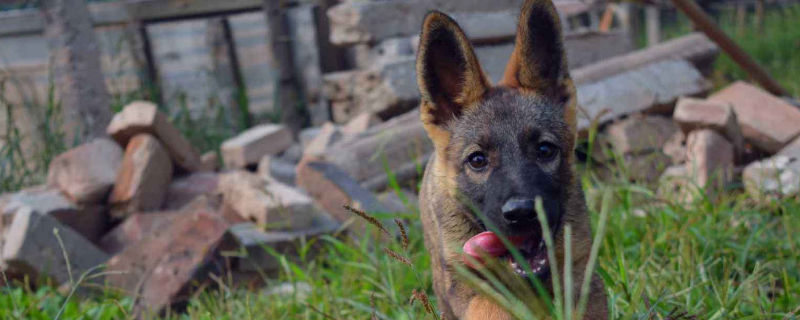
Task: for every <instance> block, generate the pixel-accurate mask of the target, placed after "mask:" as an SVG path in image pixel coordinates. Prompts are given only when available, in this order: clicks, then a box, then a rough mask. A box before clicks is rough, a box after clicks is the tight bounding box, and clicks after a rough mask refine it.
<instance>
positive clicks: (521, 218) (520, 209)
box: [500, 198, 536, 223]
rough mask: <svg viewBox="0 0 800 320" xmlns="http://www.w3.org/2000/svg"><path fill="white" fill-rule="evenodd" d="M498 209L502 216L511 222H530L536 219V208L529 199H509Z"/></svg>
mask: <svg viewBox="0 0 800 320" xmlns="http://www.w3.org/2000/svg"><path fill="white" fill-rule="evenodd" d="M500 210H501V211H502V212H503V218H505V219H506V220H508V222H511V223H518V222H530V221H533V220H535V219H536V209H535V207H534V202H533V200H531V199H517V198H514V199H511V200H508V201H506V203H505V204H504V205H503V207H502V208H500Z"/></svg>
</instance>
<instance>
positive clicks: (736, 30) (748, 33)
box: [637, 4, 800, 98]
mask: <svg viewBox="0 0 800 320" xmlns="http://www.w3.org/2000/svg"><path fill="white" fill-rule="evenodd" d="M716 20H717V23H718V24H719V26H720V27H721V28H722V30H723V31H724V32H725V33H726V34H727V35H728V36H730V37H731V38H732V39H733V41H734V42H736V44H738V45H739V46H740V47H741V48H742V49H743V50H744V51H745V52H747V53H748V54H749V55H751V56H752V57H753V59H755V60H756V61H757V62H758V63H759V64H760V65H761V66H762V67H764V69H765V70H766V71H767V73H769V74H770V75H771V76H772V77H774V78H775V80H777V81H778V83H780V84H781V85H782V86H783V87H784V88H786V89H787V90H788V91H789V93H790V94H791V95H792V96H794V97H795V98H799V97H800V81H798V79H800V54H797V53H798V52H800V23H798V21H800V5H798V4H791V5H787V6H786V7H783V8H773V9H768V10H765V13H764V20H763V22H759V21H758V18H757V16H756V14H755V12H754V9H753V8H752V7H750V8H749V11H747V13H746V14H745V15H744V19H743V20H740V19H739V18H738V17H737V14H736V10H735V8H734V7H727V8H726V9H723V10H721V12H720V13H719V14H718V16H717V17H716ZM692 29H693V28H692V25H691V22H690V21H689V19H688V18H686V17H685V16H684V15H678V16H677V19H676V21H673V22H671V23H668V24H665V25H664V26H663V29H662V38H663V39H664V40H669V39H672V38H675V37H679V36H682V35H685V34H688V33H690V32H692V31H693V30H692ZM645 41H646V39H645V38H644V35H643V33H639V34H638V35H637V44H639V46H644V43H645ZM747 79H748V76H747V73H746V72H744V70H742V69H741V68H739V66H738V65H737V64H736V63H735V62H734V61H733V60H731V58H729V57H728V56H727V55H726V54H725V53H723V52H720V56H719V58H717V61H716V62H715V63H714V74H713V82H714V85H715V87H716V88H717V89H719V88H722V87H724V86H725V85H727V84H729V83H731V82H733V81H736V80H747Z"/></svg>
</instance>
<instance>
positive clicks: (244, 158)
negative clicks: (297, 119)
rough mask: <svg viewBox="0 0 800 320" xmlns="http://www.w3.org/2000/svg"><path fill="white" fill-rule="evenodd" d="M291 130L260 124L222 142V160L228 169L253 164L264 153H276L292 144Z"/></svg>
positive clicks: (284, 127) (280, 126)
mask: <svg viewBox="0 0 800 320" xmlns="http://www.w3.org/2000/svg"><path fill="white" fill-rule="evenodd" d="M293 142H294V141H293V138H292V132H291V131H290V130H289V128H287V127H286V126H284V125H276V124H262V125H260V126H256V127H253V128H250V129H248V130H247V131H245V132H242V133H240V134H239V135H238V136H236V137H233V138H231V139H228V140H227V141H225V142H223V143H222V146H221V151H222V160H223V162H224V163H225V167H226V168H229V169H241V168H245V167H247V166H250V165H255V164H257V163H258V161H259V160H261V158H262V157H263V156H265V155H277V154H279V153H281V152H283V151H284V150H286V149H288V148H289V147H291V146H292V143H293Z"/></svg>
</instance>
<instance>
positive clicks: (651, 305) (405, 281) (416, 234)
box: [0, 176, 800, 319]
mask: <svg viewBox="0 0 800 320" xmlns="http://www.w3.org/2000/svg"><path fill="white" fill-rule="evenodd" d="M584 181H585V183H586V184H587V194H588V195H589V196H588V200H589V206H590V208H591V209H590V212H591V216H592V217H593V219H594V220H597V217H598V216H599V215H598V210H599V207H600V204H599V200H598V199H597V198H599V197H598V196H594V195H597V194H599V193H602V192H609V193H610V194H611V196H612V197H611V199H612V200H613V201H611V205H610V206H609V207H608V215H609V219H608V220H607V230H608V231H607V232H606V233H605V236H604V238H603V242H602V246H601V248H600V253H599V256H598V265H599V267H598V270H599V272H600V274H601V275H602V277H603V279H604V281H605V284H606V288H607V292H608V294H609V304H610V307H611V313H612V315H613V318H614V319H631V318H644V319H667V318H668V317H667V316H668V315H675V314H686V315H691V316H695V317H696V318H697V319H800V311H799V310H798V309H797V308H798V306H800V270H798V268H797V267H798V265H800V261H798V257H800V237H798V236H797V235H798V234H800V201H799V200H798V199H796V198H795V199H789V200H784V201H773V202H769V203H762V204H759V203H756V202H754V201H753V200H752V199H750V197H748V196H747V195H744V194H740V193H738V192H731V193H730V194H728V195H725V196H723V197H722V198H720V199H715V200H713V201H712V200H711V199H701V200H699V201H698V202H696V203H694V204H692V205H689V206H686V207H684V206H682V205H679V204H677V203H671V202H670V201H671V200H670V199H671V198H672V197H668V196H667V197H665V198H660V197H658V196H656V195H655V194H653V193H652V192H650V191H649V190H650V189H649V188H647V187H646V186H641V185H635V184H629V183H625V182H616V183H610V184H609V183H600V182H597V181H596V180H594V179H592V178H590V177H588V176H587V177H586V179H584ZM618 181H623V179H620V180H618ZM402 218H403V219H405V220H406V221H407V222H408V224H409V227H408V229H409V232H408V236H409V245H408V247H407V249H404V248H403V246H402V244H401V241H398V240H397V239H388V238H387V237H386V236H385V235H383V234H381V233H378V232H376V231H375V230H371V231H370V232H366V233H360V234H359V235H360V236H361V237H360V238H359V239H353V238H344V239H341V238H334V237H326V238H324V239H321V240H320V241H321V242H322V245H323V250H322V251H321V252H322V253H321V255H319V256H317V257H314V258H304V259H302V261H301V262H298V263H291V262H288V261H285V260H284V261H283V271H282V272H281V274H280V276H279V277H278V278H277V279H275V280H271V281H270V283H272V284H277V283H283V282H288V283H294V284H301V285H303V284H307V285H310V287H311V290H310V291H309V292H303V291H301V292H300V293H297V294H294V295H292V294H289V295H266V294H264V292H261V291H259V290H246V289H242V288H238V289H237V288H233V287H231V286H229V282H228V281H227V280H225V279H222V280H220V284H221V287H220V289H208V290H206V291H203V292H201V293H199V294H198V295H197V296H196V297H195V298H194V299H192V300H191V302H190V304H189V306H188V309H187V312H186V313H185V314H179V315H175V314H173V315H170V316H169V318H175V319H218V318H219V319H250V318H258V319H262V318H267V319H330V318H333V319H365V318H369V317H370V316H371V315H372V314H373V313H374V314H375V315H376V316H377V317H378V319H422V318H431V317H430V316H429V315H427V314H426V313H425V311H424V308H423V306H421V305H420V304H418V303H409V299H410V296H411V294H412V292H413V291H414V290H421V291H425V292H427V294H428V295H429V296H431V297H433V294H432V292H431V291H430V289H429V288H430V287H431V279H430V272H429V270H428V268H429V257H428V255H427V252H426V251H425V249H424V245H423V241H422V235H421V226H420V223H419V220H418V218H417V215H416V213H408V214H405V215H402ZM594 223H595V224H596V223H597V221H595V222H594ZM308 246H310V244H308ZM383 248H389V249H391V250H393V251H395V252H397V253H399V254H400V255H402V256H404V257H407V258H408V259H409V260H410V261H411V263H412V265H413V267H409V266H408V265H405V264H403V263H401V262H398V261H397V260H396V259H394V258H392V257H390V255H389V254H387V253H386V252H385V251H383ZM223 278H225V277H223ZM0 292H2V295H0V318H4V319H8V318H20V317H22V318H30V319H49V318H52V317H54V316H55V315H56V314H57V313H58V310H60V309H61V307H62V305H63V304H64V296H63V295H61V294H58V293H57V292H56V291H53V290H47V289H41V290H38V291H32V290H25V289H21V288H19V287H5V288H2V289H0ZM127 312H130V303H129V301H128V300H117V299H115V298H113V297H102V298H99V299H98V298H93V299H88V300H80V301H78V300H76V299H72V300H70V301H69V303H67V305H66V308H65V311H64V314H63V318H64V319H110V318H117V317H124V316H125V315H126V314H127Z"/></svg>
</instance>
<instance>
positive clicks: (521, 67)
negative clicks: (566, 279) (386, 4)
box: [417, 0, 608, 320]
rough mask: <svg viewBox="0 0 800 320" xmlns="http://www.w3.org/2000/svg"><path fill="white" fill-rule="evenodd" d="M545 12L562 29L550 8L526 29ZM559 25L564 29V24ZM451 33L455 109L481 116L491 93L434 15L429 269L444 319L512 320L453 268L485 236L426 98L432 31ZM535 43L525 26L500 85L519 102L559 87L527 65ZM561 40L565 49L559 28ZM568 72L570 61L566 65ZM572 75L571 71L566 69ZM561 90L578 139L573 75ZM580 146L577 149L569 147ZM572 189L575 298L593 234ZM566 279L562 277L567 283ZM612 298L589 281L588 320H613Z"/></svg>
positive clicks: (533, 2)
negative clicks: (459, 64)
mask: <svg viewBox="0 0 800 320" xmlns="http://www.w3.org/2000/svg"><path fill="white" fill-rule="evenodd" d="M542 8H544V10H546V11H547V12H548V13H549V14H550V15H551V16H552V17H553V18H554V19H556V20H555V21H556V22H558V15H557V14H556V12H555V8H554V6H553V4H552V3H551V2H550V0H527V1H525V4H524V5H523V9H522V13H521V17H520V21H525V20H526V19H527V17H528V16H529V15H530V14H531V11H532V10H534V9H539V10H541V9H542ZM559 25H560V22H559ZM436 28H445V29H446V30H448V31H449V32H451V33H452V34H453V35H455V39H456V40H457V42H458V45H459V47H460V52H462V53H463V54H464V55H465V57H463V58H464V60H465V61H466V63H465V64H464V65H463V68H464V70H463V71H464V72H463V76H462V78H461V79H458V80H459V81H458V82H457V83H455V84H454V83H447V84H446V85H447V86H448V87H447V88H453V87H455V88H456V90H460V92H459V94H458V96H457V99H456V100H457V101H456V103H457V104H458V105H459V106H461V107H462V109H463V112H477V111H476V110H472V109H473V108H474V106H476V105H477V104H478V102H480V100H481V99H482V98H483V96H484V95H485V94H486V93H487V92H488V90H490V89H491V86H490V84H489V83H488V80H487V79H486V76H485V75H484V73H483V71H482V69H481V67H480V64H479V63H478V60H477V57H476V56H475V54H474V52H473V49H472V46H471V45H470V43H469V41H468V39H467V37H466V36H465V35H464V33H463V32H462V31H461V29H460V28H459V27H458V25H457V24H456V23H455V22H454V21H452V19H450V18H449V17H447V16H446V15H444V14H441V13H431V14H429V15H428V16H427V17H426V19H425V22H424V24H423V32H422V36H421V41H420V49H419V57H420V58H418V61H417V74H418V83H419V87H420V91H421V94H422V103H421V105H420V111H421V121H422V123H423V125H424V127H425V129H426V131H427V133H428V136H429V137H430V138H431V140H432V141H433V143H434V147H435V152H434V155H433V156H432V157H431V159H430V160H429V162H428V165H427V168H426V170H425V176H424V179H423V183H422V186H421V190H420V216H421V220H422V224H423V231H424V236H425V245H426V247H427V249H428V251H429V253H430V254H431V267H432V272H433V286H434V291H435V293H436V295H437V297H438V298H439V309H440V311H441V312H442V313H443V314H444V319H489V320H503V319H512V317H511V316H510V315H508V314H507V313H506V312H505V311H503V309H502V308H501V307H499V306H497V305H496V304H494V303H493V302H492V301H491V300H490V299H488V298H486V297H483V296H481V295H479V294H477V293H476V292H475V291H474V290H473V289H472V288H470V287H469V286H467V285H466V284H465V283H462V282H460V281H459V279H458V277H457V275H456V271H455V270H454V269H453V266H454V265H456V264H460V263H461V257H460V254H461V246H462V245H463V244H464V242H466V241H467V240H468V239H469V238H471V237H472V236H474V235H475V234H477V233H478V232H480V231H481V230H477V229H476V227H475V224H474V223H473V222H472V221H470V220H469V219H468V218H467V217H468V216H469V214H468V213H466V212H463V211H464V210H465V209H464V206H463V205H462V204H461V203H460V202H459V201H458V200H457V199H456V193H457V190H456V182H455V178H456V175H457V173H458V169H457V168H456V167H455V165H454V164H453V163H449V162H448V161H447V160H446V148H447V147H448V145H449V144H450V142H451V141H450V139H451V135H450V132H449V131H448V130H447V128H446V127H443V126H442V125H441V124H440V123H437V121H436V119H434V116H433V114H434V111H435V110H436V108H440V107H442V106H439V105H437V100H436V97H434V94H435V92H434V93H431V92H428V91H427V88H429V87H430V84H429V83H426V79H425V78H424V77H423V74H424V72H426V71H427V69H426V68H429V67H430V66H428V65H426V64H425V63H424V61H425V60H424V59H423V58H424V57H426V55H427V54H428V53H429V50H430V46H431V43H430V42H429V41H427V40H426V39H428V36H429V34H430V32H432V31H431V30H434V29H436ZM528 36H529V30H527V26H526V25H525V24H524V23H522V22H521V23H520V27H519V29H518V35H517V45H516V47H515V50H514V53H513V54H512V55H511V58H510V61H509V63H508V66H507V68H506V72H505V75H504V78H503V80H502V81H501V83H500V84H499V85H500V86H503V87H508V88H514V89H516V90H518V91H519V92H520V93H521V94H527V95H538V94H543V92H548V90H549V91H550V92H552V90H553V88H552V87H553V84H552V83H548V82H545V81H541V80H540V79H538V78H537V77H536V74H537V72H536V71H537V70H536V65H535V64H533V63H531V62H530V61H525V60H524V59H523V58H522V57H526V56H529V55H527V54H525V53H526V50H529V49H530V48H529V47H528V46H529V44H528V43H527V42H526V41H525V40H526V39H527V37H528ZM558 39H559V41H560V39H561V35H560V28H559V34H558ZM563 63H564V65H565V66H566V58H564V60H563ZM565 70H566V69H565ZM555 86H556V87H558V88H557V90H561V92H564V93H565V94H567V95H568V100H567V101H566V102H565V108H566V110H565V112H564V120H565V122H566V123H567V124H568V126H569V128H570V130H571V132H572V133H573V137H574V136H576V134H575V133H576V128H577V126H576V110H577V100H576V91H575V86H574V85H573V83H572V80H571V79H570V78H569V74H568V72H566V71H565V72H564V74H563V75H562V76H561V78H559V79H558V83H557V84H555ZM573 146H574V141H573V145H571V146H570V147H573ZM568 154H569V155H568V162H569V163H570V165H572V164H573V163H574V155H573V153H572V152H569V153H568ZM572 180H573V181H571V183H570V195H571V196H570V197H569V201H568V203H566V204H564V206H565V207H566V208H567V209H566V214H565V216H564V217H563V222H564V223H563V224H564V225H566V224H569V225H570V226H571V227H572V230H573V232H572V234H573V237H572V238H573V241H572V252H573V256H572V261H573V270H574V272H573V279H574V284H575V286H574V288H573V292H575V294H576V297H575V301H576V302H577V301H578V294H579V292H580V284H581V283H582V279H583V273H584V270H585V268H586V264H587V262H588V258H589V250H590V248H591V242H592V237H591V228H590V225H589V217H588V214H587V212H586V210H585V203H584V198H583V193H582V191H581V189H580V183H579V181H577V178H575V177H574V176H573V179H572ZM556 252H557V260H558V261H559V268H558V269H559V270H562V268H563V265H562V264H563V261H564V243H563V238H561V237H557V238H556ZM562 279H563V277H562ZM607 316H608V315H607V306H606V296H605V291H604V287H603V283H602V281H601V280H600V279H599V278H598V277H597V276H593V277H592V281H591V291H590V296H589V305H588V308H587V313H586V315H585V317H584V318H585V319H607Z"/></svg>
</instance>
